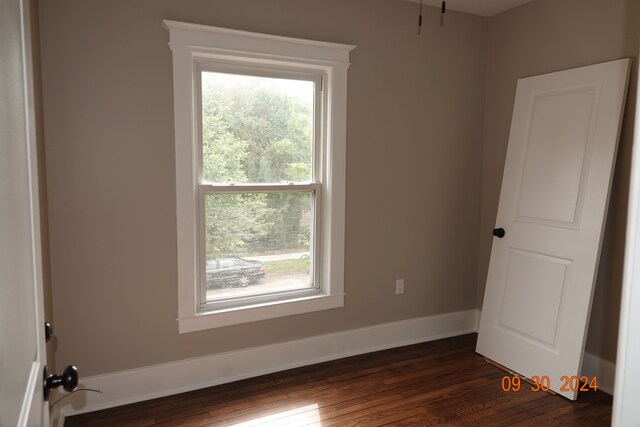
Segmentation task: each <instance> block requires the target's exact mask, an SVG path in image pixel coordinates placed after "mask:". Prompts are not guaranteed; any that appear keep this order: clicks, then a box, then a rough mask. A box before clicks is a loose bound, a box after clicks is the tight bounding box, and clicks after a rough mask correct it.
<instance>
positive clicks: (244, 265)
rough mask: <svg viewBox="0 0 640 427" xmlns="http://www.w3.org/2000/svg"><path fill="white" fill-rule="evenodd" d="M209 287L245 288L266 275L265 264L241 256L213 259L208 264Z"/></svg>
mask: <svg viewBox="0 0 640 427" xmlns="http://www.w3.org/2000/svg"><path fill="white" fill-rule="evenodd" d="M206 274H207V276H206V277H207V289H217V288H237V287H241V288H244V287H246V286H249V285H250V284H251V283H254V282H255V281H257V280H260V279H262V278H263V277H264V274H265V272H264V264H262V263H261V262H260V261H254V260H249V259H244V258H240V257H225V258H220V259H212V260H209V261H207V264H206Z"/></svg>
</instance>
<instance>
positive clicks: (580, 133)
mask: <svg viewBox="0 0 640 427" xmlns="http://www.w3.org/2000/svg"><path fill="white" fill-rule="evenodd" d="M598 93H599V91H598V90H596V88H590V89H584V88H576V89H573V90H566V91H562V92H560V93H553V94H541V95H534V97H533V105H532V107H531V117H530V119H529V121H530V123H529V127H530V132H529V134H528V138H527V140H526V141H525V144H526V148H525V158H524V166H523V176H522V189H521V191H520V194H519V203H518V211H517V212H518V218H521V219H528V220H533V221H534V222H536V220H542V221H546V222H548V223H549V222H557V223H559V225H560V224H572V225H575V222H576V217H577V215H576V214H577V209H578V207H579V203H578V201H579V199H580V194H581V191H580V190H581V188H582V189H584V179H583V178H584V177H585V175H586V172H588V171H585V170H583V169H584V168H583V166H584V164H585V158H588V154H589V152H588V149H589V148H590V146H591V144H590V142H591V141H592V140H593V127H592V126H591V124H593V123H595V121H594V115H596V114H597V108H595V107H596V104H597V100H598V98H599V96H598ZM567 111H571V114H570V115H567V114H565V112H567ZM538 165H545V167H544V168H539V167H538Z"/></svg>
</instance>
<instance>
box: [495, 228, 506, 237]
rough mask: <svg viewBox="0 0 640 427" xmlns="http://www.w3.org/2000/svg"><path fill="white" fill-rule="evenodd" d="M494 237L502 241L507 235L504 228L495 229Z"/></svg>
mask: <svg viewBox="0 0 640 427" xmlns="http://www.w3.org/2000/svg"><path fill="white" fill-rule="evenodd" d="M493 235H494V236H496V237H497V238H498V239H502V238H503V237H504V235H505V232H504V228H494V229H493Z"/></svg>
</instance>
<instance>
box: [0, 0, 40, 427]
mask: <svg viewBox="0 0 640 427" xmlns="http://www.w3.org/2000/svg"><path fill="white" fill-rule="evenodd" d="M28 16H29V9H28V1H25V2H21V1H19V0H10V1H3V2H0V58H2V60H1V61H0V93H1V94H2V102H0V289H1V292H2V295H1V297H0V425H2V426H27V425H28V426H42V425H46V424H47V423H48V410H47V407H46V403H45V402H44V399H43V394H42V388H43V384H42V372H43V368H44V361H45V358H46V357H45V345H44V337H43V325H44V320H43V318H42V313H43V307H42V269H41V260H40V228H39V222H38V218H39V211H38V187H37V175H36V163H35V162H36V158H35V141H33V140H32V138H33V135H34V126H33V93H32V89H31V87H32V84H31V62H30V59H31V58H30V52H31V51H30V48H29V47H30V38H29V37H30V27H29V20H28Z"/></svg>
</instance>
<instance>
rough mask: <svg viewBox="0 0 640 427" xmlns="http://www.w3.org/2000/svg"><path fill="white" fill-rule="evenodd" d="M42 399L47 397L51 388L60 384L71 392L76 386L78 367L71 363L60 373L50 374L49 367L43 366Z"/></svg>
mask: <svg viewBox="0 0 640 427" xmlns="http://www.w3.org/2000/svg"><path fill="white" fill-rule="evenodd" d="M43 380H44V400H48V399H49V393H50V392H51V389H54V388H57V387H60V386H62V388H64V389H65V390H66V391H68V392H72V391H73V390H75V389H76V387H78V368H76V367H75V366H73V365H69V366H67V368H66V369H65V370H64V372H63V373H62V375H50V374H49V369H47V367H46V366H45V367H44V375H43Z"/></svg>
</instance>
